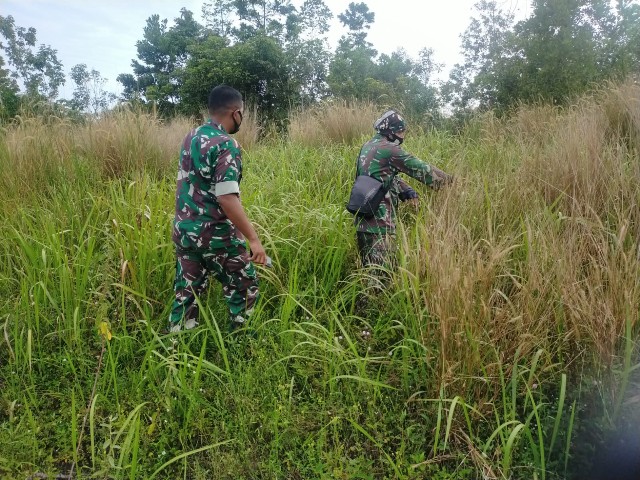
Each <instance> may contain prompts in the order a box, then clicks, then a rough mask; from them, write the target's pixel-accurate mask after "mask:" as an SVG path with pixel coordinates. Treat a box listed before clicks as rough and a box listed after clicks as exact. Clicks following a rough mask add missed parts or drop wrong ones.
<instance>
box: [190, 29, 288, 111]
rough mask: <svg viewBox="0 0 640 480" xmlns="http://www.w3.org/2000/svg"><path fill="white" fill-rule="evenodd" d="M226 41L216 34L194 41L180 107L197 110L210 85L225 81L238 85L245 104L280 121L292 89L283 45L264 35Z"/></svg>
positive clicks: (199, 108)
mask: <svg viewBox="0 0 640 480" xmlns="http://www.w3.org/2000/svg"><path fill="white" fill-rule="evenodd" d="M225 45H226V42H225V41H224V39H221V38H220V37H215V36H210V37H209V38H207V39H206V40H205V41H204V42H203V43H201V44H195V45H193V47H192V49H191V57H190V59H189V61H188V63H187V67H186V69H185V72H184V83H183V85H182V86H181V90H180V94H181V97H182V99H183V102H182V105H181V111H182V112H183V113H185V114H187V115H197V114H199V113H200V112H201V111H202V110H203V108H204V106H205V105H206V101H207V96H208V94H209V91H210V90H211V87H212V86H214V85H218V84H220V83H226V84H229V85H233V86H234V87H235V88H237V89H238V90H239V91H240V92H241V93H242V95H243V97H244V98H245V101H246V102H247V103H248V104H250V105H255V106H256V107H257V109H258V112H259V114H260V116H261V117H262V118H263V119H266V120H270V121H273V120H275V121H278V122H279V121H281V120H282V119H283V118H284V117H285V116H286V113H287V109H288V106H289V100H290V99H291V98H293V97H294V93H295V91H294V89H292V87H291V83H290V81H289V75H288V72H287V64H286V59H285V54H284V52H283V50H282V47H281V46H280V45H278V43H277V42H276V41H275V40H274V39H273V38H269V37H264V36H257V37H254V38H251V39H249V40H247V41H245V42H242V43H236V44H234V45H231V46H225Z"/></svg>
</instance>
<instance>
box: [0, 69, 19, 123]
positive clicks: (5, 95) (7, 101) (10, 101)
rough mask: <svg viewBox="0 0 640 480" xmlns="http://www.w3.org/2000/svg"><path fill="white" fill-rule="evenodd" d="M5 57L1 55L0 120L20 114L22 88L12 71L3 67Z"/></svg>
mask: <svg viewBox="0 0 640 480" xmlns="http://www.w3.org/2000/svg"><path fill="white" fill-rule="evenodd" d="M3 66H4V59H3V58H2V57H0V120H8V119H10V118H13V117H15V116H16V115H17V114H18V110H19V107H20V97H19V95H18V93H19V91H20V89H19V88H18V84H17V83H16V81H15V80H14V79H13V78H11V76H10V72H9V70H7V69H4V68H2V67H3Z"/></svg>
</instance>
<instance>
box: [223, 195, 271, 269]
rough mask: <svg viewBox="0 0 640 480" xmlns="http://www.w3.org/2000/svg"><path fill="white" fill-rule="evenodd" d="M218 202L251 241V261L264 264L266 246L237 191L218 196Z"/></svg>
mask: <svg viewBox="0 0 640 480" xmlns="http://www.w3.org/2000/svg"><path fill="white" fill-rule="evenodd" d="M217 199H218V204H220V207H221V208H222V210H223V211H224V214H225V215H226V216H227V218H228V219H229V220H231V221H232V222H233V224H234V225H235V226H236V227H237V228H238V230H240V232H241V233H242V234H243V235H244V236H245V238H246V239H247V241H248V242H249V248H250V249H251V261H253V262H255V263H257V264H258V265H264V264H265V263H266V261H267V254H266V253H265V251H264V247H263V246H262V243H261V242H260V239H259V238H258V234H257V233H256V231H255V229H254V228H253V225H251V222H250V221H249V219H248V218H247V214H246V213H245V211H244V208H243V207H242V203H240V197H239V196H238V195H237V194H235V193H230V194H227V195H219V196H218V197H217Z"/></svg>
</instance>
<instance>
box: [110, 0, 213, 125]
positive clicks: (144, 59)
mask: <svg viewBox="0 0 640 480" xmlns="http://www.w3.org/2000/svg"><path fill="white" fill-rule="evenodd" d="M167 23H168V22H167V19H163V20H160V17H159V15H152V16H151V17H149V18H148V19H147V23H146V26H145V28H144V38H143V39H142V40H140V41H138V42H137V43H136V49H137V52H138V59H139V61H138V60H133V61H132V62H131V66H132V67H133V75H131V74H120V75H118V77H117V80H118V82H120V83H121V84H122V85H123V87H124V92H123V97H124V98H125V99H126V100H129V101H131V100H136V99H141V100H144V101H149V102H155V103H156V105H157V106H158V110H159V112H160V113H161V114H162V115H172V114H174V113H175V112H176V109H177V105H178V104H179V102H180V87H181V83H182V70H183V69H184V67H185V66H186V64H187V60H188V58H189V48H190V46H191V45H193V44H194V43H197V42H200V41H202V37H203V30H204V29H203V27H202V26H201V25H200V24H198V23H197V22H196V21H195V20H194V18H193V14H192V13H191V12H190V11H189V10H187V9H185V8H183V9H181V10H180V17H178V18H176V19H175V20H174V25H173V26H172V27H171V28H167Z"/></svg>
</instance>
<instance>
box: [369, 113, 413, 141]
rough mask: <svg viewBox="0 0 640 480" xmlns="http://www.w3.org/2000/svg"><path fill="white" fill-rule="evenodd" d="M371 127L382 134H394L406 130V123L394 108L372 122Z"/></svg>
mask: <svg viewBox="0 0 640 480" xmlns="http://www.w3.org/2000/svg"><path fill="white" fill-rule="evenodd" d="M373 128H375V129H376V130H377V131H378V132H379V133H381V134H383V135H385V134H394V133H397V132H402V131H403V130H406V128H407V124H406V123H405V121H404V118H403V117H402V115H400V114H399V113H398V112H396V111H395V110H389V111H387V112H385V113H384V114H383V115H382V116H381V117H380V118H379V119H377V120H376V121H375V122H374V124H373Z"/></svg>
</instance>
